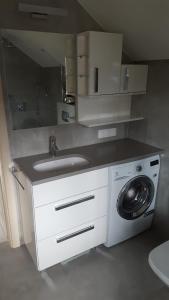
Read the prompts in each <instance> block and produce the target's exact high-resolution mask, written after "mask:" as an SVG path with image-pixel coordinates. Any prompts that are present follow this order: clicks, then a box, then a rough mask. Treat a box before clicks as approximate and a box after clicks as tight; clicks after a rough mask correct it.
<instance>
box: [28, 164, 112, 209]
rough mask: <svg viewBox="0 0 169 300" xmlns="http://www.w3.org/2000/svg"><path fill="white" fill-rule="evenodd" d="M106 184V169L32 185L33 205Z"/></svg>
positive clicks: (36, 205)
mask: <svg viewBox="0 0 169 300" xmlns="http://www.w3.org/2000/svg"><path fill="white" fill-rule="evenodd" d="M106 185H108V169H107V168H104V169H100V170H95V171H91V172H86V173H83V174H79V175H74V176H71V177H66V178H62V179H58V180H53V181H49V182H46V183H43V184H39V185H35V186H33V198H34V206H35V207H38V206H41V205H45V204H49V203H52V202H56V201H58V200H61V199H64V198H67V197H71V196H74V195H78V194H81V193H85V192H87V191H92V190H95V189H97V188H100V187H103V186H106Z"/></svg>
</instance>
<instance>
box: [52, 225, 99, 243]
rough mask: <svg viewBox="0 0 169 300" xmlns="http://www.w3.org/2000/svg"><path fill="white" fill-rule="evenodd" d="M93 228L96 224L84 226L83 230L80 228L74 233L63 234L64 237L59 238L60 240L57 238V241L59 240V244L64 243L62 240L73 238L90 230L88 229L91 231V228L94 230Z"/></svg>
mask: <svg viewBox="0 0 169 300" xmlns="http://www.w3.org/2000/svg"><path fill="white" fill-rule="evenodd" d="M93 229H94V225H92V226H89V227H86V228H84V229H82V230H79V231H76V232H74V233H72V234H69V235H65V236H63V237H62V238H59V239H58V240H56V242H57V243H58V244H59V243H62V242H64V241H66V240H69V239H71V238H73V237H75V236H77V235H80V234H83V233H85V232H88V231H91V230H93Z"/></svg>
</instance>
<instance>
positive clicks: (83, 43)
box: [77, 31, 123, 96]
mask: <svg viewBox="0 0 169 300" xmlns="http://www.w3.org/2000/svg"><path fill="white" fill-rule="evenodd" d="M122 39H123V38H122V34H116V33H115V34H114V33H107V32H94V31H89V32H84V33H81V34H79V35H78V38H77V55H78V62H77V64H78V77H79V78H78V94H79V95H83V96H84V95H89V96H95V95H111V94H114V93H119V90H120V71H121V57H122ZM84 61H85V62H86V63H87V65H85V66H84ZM82 70H83V72H82ZM84 70H85V72H84ZM81 78H83V80H82V79H81ZM83 85H84V87H83Z"/></svg>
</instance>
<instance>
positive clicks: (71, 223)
mask: <svg viewBox="0 0 169 300" xmlns="http://www.w3.org/2000/svg"><path fill="white" fill-rule="evenodd" d="M107 203H108V188H107V187H105V188H102V189H98V190H95V191H91V192H88V193H84V194H80V195H77V196H74V197H70V198H67V199H64V200H61V201H58V202H56V203H52V204H49V205H45V206H41V207H38V208H35V222H36V237H37V239H38V240H42V239H45V238H48V237H50V236H53V235H56V234H58V233H60V232H62V231H65V230H68V229H70V228H73V227H76V226H79V225H81V224H84V223H87V222H89V221H92V220H94V219H96V218H100V217H103V216H105V215H107Z"/></svg>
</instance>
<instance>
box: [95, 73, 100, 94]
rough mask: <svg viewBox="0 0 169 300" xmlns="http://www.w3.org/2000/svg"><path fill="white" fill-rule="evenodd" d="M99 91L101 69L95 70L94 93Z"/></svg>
mask: <svg viewBox="0 0 169 300" xmlns="http://www.w3.org/2000/svg"><path fill="white" fill-rule="evenodd" d="M98 91H99V68H94V92H95V93H98Z"/></svg>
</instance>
